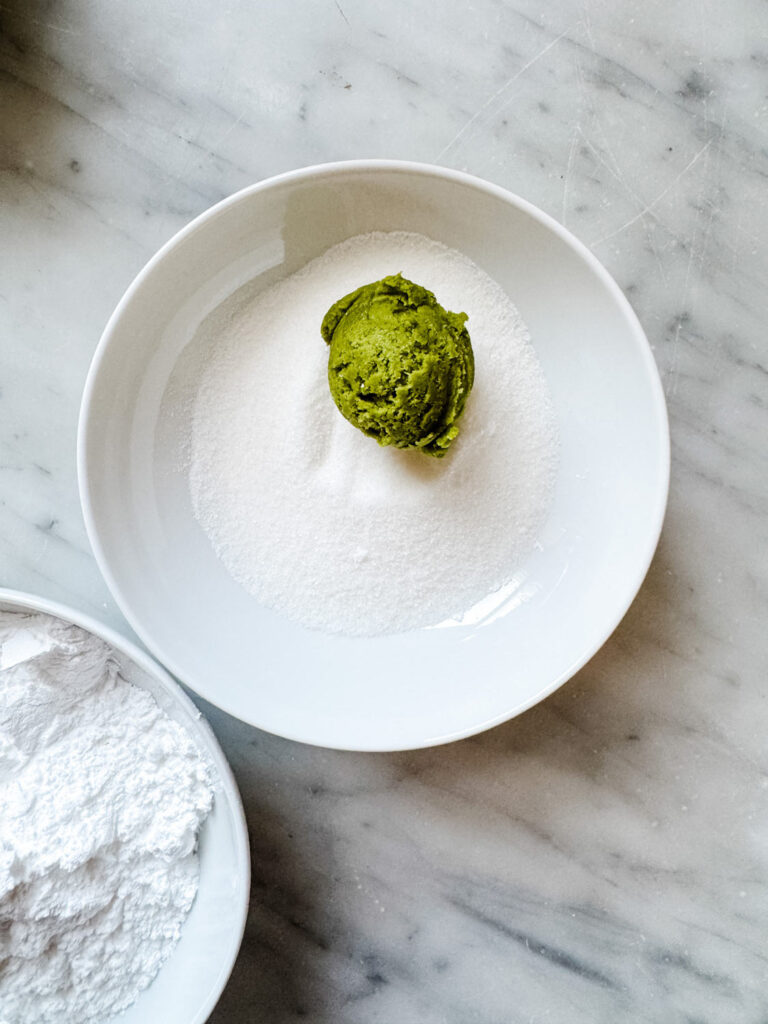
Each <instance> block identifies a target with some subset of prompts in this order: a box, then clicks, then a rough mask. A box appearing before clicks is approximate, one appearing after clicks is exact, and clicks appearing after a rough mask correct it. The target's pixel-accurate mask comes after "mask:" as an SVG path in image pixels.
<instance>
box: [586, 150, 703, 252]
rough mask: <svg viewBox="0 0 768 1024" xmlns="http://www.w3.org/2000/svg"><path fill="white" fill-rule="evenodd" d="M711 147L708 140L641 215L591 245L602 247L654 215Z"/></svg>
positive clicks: (645, 207) (638, 214)
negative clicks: (660, 204)
mask: <svg viewBox="0 0 768 1024" xmlns="http://www.w3.org/2000/svg"><path fill="white" fill-rule="evenodd" d="M711 145H712V139H707V141H706V142H705V143H704V145H703V146H702V147H701V149H700V150H698V152H697V153H696V154H695V156H693V157H692V158H691V160H689V161H688V163H687V164H686V165H685V167H684V168H683V169H682V171H680V173H679V174H677V175H676V176H675V177H674V178H673V179H672V181H670V183H669V184H668V185H667V186H666V187H665V188H663V189H662V190H661V192H659V194H658V195H657V196H656V198H655V199H652V200H651V201H650V202H649V203H646V204H645V206H644V207H643V208H642V210H640V212H639V213H636V214H635V216H634V217H631V218H630V219H629V220H628V221H627V222H626V223H625V224H622V225H621V227H618V228H616V230H615V231H611V232H609V233H608V234H607V235H603V236H602V237H601V238H598V239H596V240H595V241H594V242H591V243H590V245H593V246H594V245H601V244H602V243H603V242H608V241H609V240H610V239H611V238H615V237H616V236H617V235H620V234H621V233H622V232H623V231H626V230H627V228H630V227H632V225H633V224H636V223H637V221H639V220H640V218H641V217H645V216H646V215H647V214H649V213H652V212H653V210H654V209H655V207H657V206H658V205H659V203H660V202H661V201H662V199H664V197H665V196H667V195H669V193H670V192H671V191H672V189H673V188H674V187H675V185H677V183H678V182H679V181H680V179H681V178H684V177H685V175H686V174H687V173H688V172H689V171H690V170H692V169H693V168H694V167H695V166H696V164H697V163H698V162H699V160H700V159H701V158H702V157H703V156H704V154H705V153H706V152H707V150H708V149H709V147H710V146H711Z"/></svg>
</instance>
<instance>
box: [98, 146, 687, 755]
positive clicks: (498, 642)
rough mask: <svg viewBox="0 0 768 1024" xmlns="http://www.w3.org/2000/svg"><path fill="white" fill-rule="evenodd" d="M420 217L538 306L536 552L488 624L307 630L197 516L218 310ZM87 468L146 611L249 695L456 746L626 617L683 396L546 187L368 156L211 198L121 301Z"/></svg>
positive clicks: (158, 648)
mask: <svg viewBox="0 0 768 1024" xmlns="http://www.w3.org/2000/svg"><path fill="white" fill-rule="evenodd" d="M396 229H409V230H415V231H419V232H422V233H424V234H426V235H429V236H430V237H432V238H436V239H438V240H439V241H441V242H443V243H445V244H447V245H449V246H452V247H455V248H457V249H459V250H461V251H462V252H464V253H466V254H467V255H468V256H470V257H471V258H472V259H473V260H475V261H476V262H477V263H478V264H479V265H480V266H481V267H483V268H484V269H485V270H486V271H487V272H488V273H489V274H490V275H491V276H492V277H494V278H496V279H497V280H498V281H499V282H500V283H501V284H502V285H503V286H504V287H505V288H506V289H507V291H508V293H509V294H510V296H511V298H512V299H513V301H514V302H515V303H516V305H517V306H518V308H519V309H520V311H521V313H522V315H523V318H524V319H525V321H526V322H527V324H528V326H529V328H530V331H531V336H532V341H533V344H534V346H535V348H536V351H537V354H538V357H539V359H540V361H541V364H542V366H543V369H544V371H545V373H546V376H547V379H548V382H549V386H550V389H551V393H552V396H553V400H554V405H555V409H556V413H557V417H558V423H559V429H560V439H561V454H560V468H559V474H558V479H557V484H556V492H555V496H554V500H553V506H552V509H551V513H550V515H549V518H548V520H547V522H546V524H545V526H544V528H543V530H542V533H541V536H540V538H539V544H538V549H537V550H536V551H534V553H533V554H532V556H531V557H530V558H529V559H528V560H527V561H526V563H525V564H524V565H523V566H522V567H521V573H520V579H519V585H518V586H517V589H516V590H515V592H514V594H513V595H512V596H511V597H510V598H509V599H508V600H507V601H506V602H505V604H504V605H503V607H502V608H499V607H494V608H493V609H492V610H491V612H490V613H489V614H488V615H487V616H486V617H485V618H484V619H482V620H481V621H479V622H478V621H474V622H472V623H467V624H463V625H460V626H453V627H450V628H441V629H431V630H419V631H413V632H409V633H404V634H398V635H393V636H386V637H376V638H371V639H360V638H347V637H339V636H329V635H325V634H323V633H319V632H313V631H309V630H306V629H304V628H303V627H301V626H300V625H297V624H296V623H293V622H290V621H288V620H287V619H285V618H282V617H280V616H278V615H276V614H275V613H274V612H272V611H270V610H268V609H265V608H262V607H261V606H259V605H258V604H257V603H256V602H255V601H254V600H253V598H251V597H250V596H249V595H248V594H247V593H246V592H245V591H244V590H243V589H241V588H240V587H239V586H238V585H237V584H236V583H234V582H233V580H232V579H231V578H230V577H229V575H228V573H227V572H226V570H225V569H224V568H223V566H222V565H221V564H220V563H219V561H218V560H217V558H216V557H215V555H214V554H213V551H212V549H211V547H210V544H209V542H208V540H207V538H206V537H205V535H204V534H203V532H202V530H201V529H200V527H199V526H198V524H197V523H196V522H195V520H194V517H193V515H192V512H191V507H190V501H189V496H188V490H187V482H186V476H185V472H184V468H183V465H182V463H181V460H180V458H179V449H180V445H181V443H182V441H183V438H184V436H185V434H186V432H187V431H188V424H189V402H188V399H189V395H190V394H192V393H193V391H194V386H195V372H196V365H197V361H196V359H197V355H196V354H194V355H193V354H192V353H191V352H190V350H189V342H190V340H191V339H192V337H193V335H194V333H195V330H196V328H197V326H198V325H199V323H200V322H201V320H202V319H203V318H204V317H205V316H206V315H207V314H208V313H209V312H210V311H211V310H212V309H213V308H214V307H215V306H216V305H218V304H219V303H220V302H221V301H222V300H223V299H225V298H226V297H227V296H229V295H230V294H231V293H232V292H233V291H234V290H235V289H236V288H238V287H239V286H241V285H242V284H243V283H245V282H246V281H248V280H250V279H252V278H254V277H256V276H258V275H261V277H262V278H263V281H264V284H265V285H267V284H268V283H270V282H272V281H274V280H276V279H278V278H279V277H281V276H283V275H284V274H287V273H291V272H293V271H294V270H296V269H298V268H299V267H301V266H302V265H303V264H304V263H306V262H307V261H308V260H309V259H311V258H313V257H315V256H317V255H319V254H320V253H321V252H323V251H324V250H325V249H326V248H328V247H329V246H330V245H332V244H334V243H336V242H338V241H341V240H342V239H344V238H347V237H349V236H350V235H354V234H358V233H361V232H365V231H370V230H396ZM78 456H79V479H80V488H81V497H82V502H83V508H84V513H85V520H86V525H87V528H88V533H89V536H90V540H91V543H92V545H93V548H94V552H95V554H96V558H97V560H98V562H99V565H100V568H101V570H102V572H103V573H104V576H105V578H106V580H107V582H108V584H109V586H110V589H111V590H112V592H113V594H114V596H115V598H116V600H117V602H118V603H119V605H120V607H121V609H122V611H123V612H124V614H125V615H126V617H127V618H128V620H129V621H130V623H131V625H132V626H133V628H134V629H135V630H136V632H137V633H138V634H139V636H140V637H141V638H142V639H143V641H144V642H145V643H146V644H147V646H148V647H149V648H150V649H151V650H152V651H153V652H154V653H155V655H156V656H157V657H158V658H159V659H160V660H161V661H163V662H164V664H165V665H166V666H168V667H169V668H170V669H171V671H172V672H174V673H175V674H176V675H177V676H178V677H179V678H181V679H182V680H184V682H186V683H187V684H188V685H189V686H191V687H192V688H193V689H194V690H196V691H197V692H198V693H199V694H201V695H202V696H204V697H205V698H206V699H207V700H209V701H212V702H213V703H215V704H217V705H219V706H220V707H222V708H224V709H225V710H227V711H229V712H230V713H232V714H234V715H236V716H238V717H240V718H242V719H244V720H246V721H248V722H250V723H252V724H254V725H257V726H259V727H261V728H263V729H267V730H269V731H271V732H275V733H277V734H280V735H283V736H287V737H291V738H294V739H298V740H303V741H305V742H309V743H315V744H320V745H324V746H330V747H340V748H347V749H358V750H392V749H404V748H411V747H418V746H426V745H430V744H435V743H440V742H444V741H447V740H450V739H455V738H458V737H460V736H464V735H468V734H470V733H473V732H477V731H479V730H482V729H485V728H487V727H489V726H491V725H494V724H496V723H498V722H501V721H503V720H505V719H507V718H510V717H512V716H513V715H515V714H518V713H519V712H521V711H522V710H524V709H525V708H528V707H530V706H531V705H533V704H535V703H536V702H537V701H539V700H541V699H542V698H543V697H544V696H546V695H547V694H549V693H551V692H552V691H553V690H554V689H555V688H556V687H557V686H559V685H560V684H561V683H562V682H564V681H565V680H566V679H568V678H569V677H570V676H571V675H572V674H573V672H575V671H576V670H577V669H578V668H579V667H580V666H581V665H583V664H584V662H585V661H586V660H587V659H588V658H589V657H590V656H591V655H592V654H593V653H594V652H595V651H596V650H597V649H598V648H599V647H600V645H601V644H602V643H603V642H604V640H605V639H606V638H607V637H608V636H609V634H610V633H611V632H612V630H613V629H614V628H615V626H616V625H617V623H618V622H619V620H620V619H621V617H622V616H623V614H624V612H625V611H626V609H627V607H628V606H629V604H630V602H631V601H632V598H633V597H634V595H635V593H636V592H637V589H638V587H639V586H640V583H641V582H642V579H643V577H644V575H645V573H646V570H647V568H648V565H649V563H650V559H651V557H652V554H653V551H654V549H655V547H656V543H657V540H658V536H659V531H660V529H661V523H662V519H663V515H664V509H665V504H666V497H667V488H668V476H669V439H668V428H667V419H666V410H665V404H664V399H663V395H662V391H661V386H660V383H659V378H658V374H657V371H656V367H655V364H654V361H653V357H652V355H651V352H650V349H649V347H648V344H647V342H646V340H645V337H644V335H643V332H642V330H641V328H640V326H639V324H638V322H637V319H636V317H635V316H634V314H633V312H632V310H631V308H630V306H629V304H628V303H627V301H626V300H625V298H624V297H623V295H622V294H621V292H620V291H619V289H618V287H617V286H616V285H615V283H614V282H613V281H612V279H611V278H610V277H609V275H608V274H607V272H606V271H605V270H604V269H603V268H602V267H601V266H600V264H599V263H598V262H597V260H596V259H595V258H594V257H593V256H592V255H591V254H590V253H589V252H588V250H587V249H586V248H585V247H584V246H582V245H581V244H580V243H579V242H578V241H576V240H575V239H574V238H573V237H572V236H571V235H570V234H569V233H568V232H567V231H566V230H565V229H564V228H562V227H560V226H559V225H558V224H556V223H555V222H554V221H553V220H552V219H551V218H549V217H548V216H546V215H545V214H543V213H541V212H540V211H539V210H537V209H535V208H534V207H533V206H531V205H530V204H529V203H527V202H525V201H524V200H521V199H519V198H517V197H515V196H513V195H511V194H510V193H508V192H506V191H504V190H502V189H500V188H497V187H495V186H493V185H490V184H487V183H485V182H482V181H480V180H478V179H475V178H471V177H469V176H467V175H464V174H461V173H459V172H454V171H447V170H443V169H439V168H434V167H428V166H424V165H417V164H411V163H400V162H387V161H367V162H366V161H357V162H351V163H346V164H344V163H342V164H335V165H324V166H319V167H315V168H308V169H304V170H301V171H296V172H292V173H289V174H286V175H282V176H279V177H277V178H273V179H270V180H268V181H265V182H262V183H260V184H258V185H255V186H253V187H251V188H247V189H245V190H243V191H241V192H239V193H237V194H236V195H234V196H232V197H230V198H229V199H227V200H225V201H224V202H222V203H220V204H218V205H217V206H215V207H213V208H212V209H211V210H209V211H207V212H206V213H204V214H203V215H202V216H200V217H198V218H197V219H196V220H195V221H193V222H192V224H190V225H189V226H188V227H187V228H185V229H184V230H183V231H181V232H180V233H179V234H178V235H176V236H175V238H173V239H172V240H171V241H170V242H169V243H168V244H167V245H166V246H164V247H163V249H161V250H160V252H159V253H158V254H157V255H156V256H155V257H154V258H153V259H152V260H151V261H150V263H149V264H148V265H147V266H146V267H145V269H144V270H143V271H142V272H141V273H140V274H139V276H138V277H137V279H136V280H135V281H134V283H133V284H132V285H131V287H130V288H129V289H128V291H127V293H126V295H125V296H124V297H123V299H122V301H121V302H120V304H119V305H118V307H117V309H116V311H115V313H114V314H113V316H112V318H111V320H110V322H109V324H108V326H107V328H106V330H105V332H104V335H103V337H102V339H101V342H100V344H99V347H98V350H97V352H96V355H95V357H94V360H93V363H92V366H91V370H90V373H89V377H88V381H87V384H86V389H85V395H84V399H83V405H82V411H81V420H80V433H79V446H78Z"/></svg>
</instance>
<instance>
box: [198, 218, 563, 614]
mask: <svg viewBox="0 0 768 1024" xmlns="http://www.w3.org/2000/svg"><path fill="white" fill-rule="evenodd" d="M397 272H401V273H402V274H403V275H404V276H405V277H407V278H410V279H412V280H414V281H416V282H418V283H419V284H422V285H424V286H425V287H427V288H429V289H430V290H432V291H434V292H435V294H436V296H437V299H438V301H439V302H440V303H441V304H442V305H443V306H444V307H445V308H447V309H450V310H453V311H455V312H459V311H463V312H466V313H468V314H469V321H468V324H467V326H468V328H469V332H470V335H471V338H472V345H473V349H474V352H475V385H474V389H473V391H472V393H471V395H470V397H469V400H468V402H467V406H466V410H465V412H464V416H463V418H462V421H461V433H460V436H459V438H458V440H457V441H456V442H455V444H454V446H453V447H452V449H451V451H450V452H449V454H448V455H447V456H446V457H445V458H444V459H442V460H436V459H430V458H429V457H427V456H425V455H423V454H421V453H418V452H407V451H398V450H395V449H392V448H381V447H379V446H378V445H377V444H376V443H375V442H374V441H372V440H370V439H369V438H366V437H364V436H363V435H362V434H360V432H359V431H357V430H356V429H355V428H354V427H352V426H351V425H350V424H349V423H347V422H346V420H344V419H343V417H342V416H341V415H340V413H339V412H338V411H337V409H336V407H335V405H334V404H333V401H332V399H331V397H330V394H329V390H328V383H327V376H326V368H327V360H328V349H327V346H326V345H325V344H324V343H323V341H322V339H321V337H320V323H321V321H322V318H323V315H324V313H325V312H326V310H327V309H328V307H329V306H330V305H331V304H332V303H333V302H335V301H336V300H337V299H339V298H340V297H341V296H342V295H344V294H345V293H347V292H350V291H352V290H353V289H354V288H356V287H358V286H359V285H361V284H366V283H368V282H370V281H373V280H376V279H378V278H381V277H383V276H385V275H387V274H393V273H397ZM197 340H198V342H199V343H200V344H202V345H204V346H207V348H208V351H209V358H208V361H207V364H206V365H205V367H204V369H203V372H202V376H201V381H200V387H199V390H198V393H197V396H196V401H195V409H194V416H193V429H192V438H191V444H190V460H189V481H190V492H191V496H192V503H193V508H194V512H195V515H196V517H197V519H198V521H199V522H200V524H201V525H202V527H203V529H204V530H205V532H206V533H207V534H208V537H209V538H210V540H211V543H212V544H213V546H214V549H215V550H216V552H217V554H218V556H219V558H220V559H221V560H222V561H223V563H224V565H225V566H226V567H227V569H228V570H229V572H230V573H231V574H232V576H234V578H235V579H236V580H238V581H239V582H240V583H241V584H242V585H243V586H244V587H246V588H247V589H248V590H249V591H250V592H251V593H252V594H253V595H254V596H255V597H256V598H257V599H258V600H259V601H261V602H263V603H265V604H267V605H270V606H271V607H273V608H276V609H278V610H280V611H282V612H284V613H285V614H287V615H289V616H291V617H293V618H296V619H299V620H300V621H302V622H304V623H305V624H307V625H309V626H312V627H316V628H321V629H325V630H329V631H335V632H345V633H350V634H375V633H383V632H392V631H399V630H404V629H410V628H414V627H417V626H424V625H431V624H436V623H439V622H440V621H442V620H444V619H446V618H448V617H451V616H455V615H459V614H461V613H462V612H463V611H465V610H466V609H467V608H469V607H470V606H471V605H473V604H474V603H476V602H477V601H479V600H481V599H483V598H484V597H486V596H487V595H488V594H489V593H490V592H492V591H495V590H497V589H499V588H500V587H502V586H504V585H505V584H506V583H508V582H509V580H510V579H511V578H512V576H513V574H514V572H515V569H516V568H517V567H518V566H519V564H520V561H521V560H522V559H523V558H524V557H525V555H526V554H527V553H528V552H529V551H530V549H531V547H532V545H533V543H534V541H535V537H536V533H537V530H538V529H539V528H540V526H541V523H542V521H543V518H544V517H545V515H546V511H547V508H548V505H549V501H550V496H551V490H552V483H553V478H554V472H555V466H556V448H557V444H556V430H555V425H554V416H553V412H552V407H551V403H550V400H549V396H548V392H547V386H546V381H545V379H544V376H543V374H542V372H541V369H540V367H539V364H538V361H537V359H536V356H535V353H534V351H533V348H532V347H531V345H530V342H529V338H528V332H527V330H526V327H525V325H524V324H523V322H522V320H521V318H520V316H519V314H518V312H517V310H516V309H515V307H514V306H513V305H512V303H511V302H510V300H509V298H508V297H507V295H506V294H505V293H504V291H503V290H502V289H501V288H500V287H499V286H498V284H496V283H495V282H494V281H492V280H491V279H490V278H489V277H488V276H487V275H486V274H485V273H484V272H483V271H482V270H481V269H480V268H479V267H477V266H476V265H475V264H474V263H472V262H471V261H470V260H468V259H467V258H466V257H464V256H463V255H461V254H460V253H458V252H456V251H455V250H450V249H447V248H446V247H445V246H443V245H440V244H439V243H437V242H434V241H432V240H430V239H427V238H425V237H423V236H421V235H416V234H412V233H408V232H392V233H372V234H369V235H362V236H357V237H355V238H352V239H349V240H348V241H346V242H343V243H342V244H341V245H338V246H335V247H334V248H333V249H330V250H329V251H328V252H326V253H325V254H324V255H323V256H321V257H320V258H319V259H316V260H314V261H313V262H312V263H310V264H308V265H307V266H306V267H304V268H303V269H302V270H301V271H300V272H299V273H297V274H294V275H293V276H292V277H289V278H287V279H285V280H284V281H281V282H279V283H278V284H277V285H275V286H273V287H272V288H270V289H268V290H266V291H264V292H261V293H256V294H254V292H253V290H252V289H251V290H249V289H245V290H242V291H241V292H240V293H237V294H236V295H235V296H234V297H233V298H232V299H230V300H228V301H227V302H226V303H224V304H223V306H222V307H220V308H219V309H218V310H217V311H216V312H215V313H214V314H213V315H212V316H211V317H209V318H208V320H207V321H206V322H205V323H204V325H203V326H202V328H201V334H200V335H199V336H198V339H197Z"/></svg>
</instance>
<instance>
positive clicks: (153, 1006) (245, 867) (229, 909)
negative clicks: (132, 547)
mask: <svg viewBox="0 0 768 1024" xmlns="http://www.w3.org/2000/svg"><path fill="white" fill-rule="evenodd" d="M0 609H2V610H3V611H16V612H18V611H33V612H43V613H45V614H46V615H54V616H56V617H57V618H59V619H63V620H64V621H66V622H72V623H74V624H75V625H76V626H80V627H81V629H85V630H87V631H88V632H89V633H93V634H94V635H95V636H98V637H101V639H102V640H105V641H106V642H107V643H108V644H109V645H110V646H111V647H112V648H113V649H114V652H115V657H116V659H117V661H118V664H119V665H120V669H121V671H122V674H123V676H124V677H125V678H126V679H127V680H128V681H129V682H131V683H133V684H134V685H135V686H140V687H142V688H143V689H145V690H148V691H149V692H150V693H151V694H152V696H153V697H154V698H155V700H156V701H157V703H158V704H159V705H160V707H161V708H162V709H163V711H164V712H165V713H166V715H168V717H169V718H172V719H173V721H174V722H178V723H179V725H181V726H183V727H184V728H185V729H186V730H187V732H188V733H189V734H190V736H192V737H193V739H194V740H195V742H196V743H197V745H198V747H199V748H200V750H201V751H202V752H203V754H205V755H206V756H207V757H208V758H209V759H210V761H211V763H212V764H213V767H214V770H215V773H216V782H217V785H216V791H215V799H214V807H213V810H212V811H211V813H210V814H209V815H208V817H207V818H206V820H205V821H204V822H203V826H202V828H201V830H200V846H199V849H200V886H199V889H198V892H197V896H196V897H195V902H194V903H193V905H192V909H191V911H190V912H189V916H188V917H187V919H186V921H185V922H184V925H183V927H182V931H181V938H180V939H179V942H178V945H177V946H176V948H175V949H174V951H173V953H172V954H171V956H170V958H169V959H168V960H167V961H166V963H165V964H164V965H163V967H162V968H161V969H160V972H159V974H158V975H157V977H156V978H155V980H154V981H153V982H152V984H151V985H150V986H149V987H148V988H146V989H145V990H144V991H143V992H142V993H140V995H139V997H138V999H137V1000H136V1002H135V1003H134V1004H133V1005H132V1006H130V1007H129V1008H128V1009H127V1010H125V1011H124V1012H123V1013H121V1014H119V1015H118V1016H117V1017H115V1018H114V1020H115V1021H119V1022H120V1024H147V1022H149V1021H162V1022H163V1024H203V1022H204V1021H206V1020H208V1017H209V1016H210V1015H211V1013H212V1011H213V1008H214V1006H215V1005H216V1003H217V1001H218V999H219V996H220V995H221V993H222V991H223V989H224V986H225V985H226V983H227V979H228V978H229V975H230V972H231V970H232V967H233V965H234V962H235V959H236V957H237V953H238V950H239V949H240V943H241V942H242V938H243V929H244V928H245V919H246V916H247V914H248V898H249V893H250V857H249V853H248V831H247V828H246V824H245V816H244V814H243V806H242V804H241V802H240V794H239V793H238V791H237V786H236V784H235V780H234V779H233V777H232V772H231V771H230V769H229V765H228V764H227V761H226V759H225V757H224V754H223V753H222V751H221V748H220V747H219V744H218V743H217V742H216V737H215V736H214V735H213V732H212V731H211V728H210V726H209V725H208V723H207V722H206V721H205V719H204V718H202V717H201V716H200V712H199V711H198V710H197V708H196V707H195V705H194V704H193V703H192V701H191V700H190V699H189V697H187V695H186V694H185V693H184V692H183V691H182V689H181V687H179V685H178V684H177V683H175V682H174V681H173V679H171V677H170V676H169V675H168V673H167V672H165V671H164V670H163V669H162V668H160V666H159V665H156V664H155V662H154V661H152V659H151V658H150V657H148V656H147V655H146V654H145V653H144V652H143V651H141V650H139V648H138V647H136V646H134V644H132V643H129V642H128V641H127V640H126V639H125V638H124V637H122V636H120V635H119V634H118V633H115V632H114V630H111V629H109V628H107V627H106V626H103V625H101V623H99V622H97V621H96V620H95V619H92V618H90V617H89V616H87V615H83V614H81V613H80V612H76V611H73V610H72V609H71V608H66V607H64V605H60V604H55V603H54V602H53V601H46V600H44V599H43V598H40V597H35V596H33V595H32V594H22V593H19V592H18V591H15V590H4V589H2V588H0Z"/></svg>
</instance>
